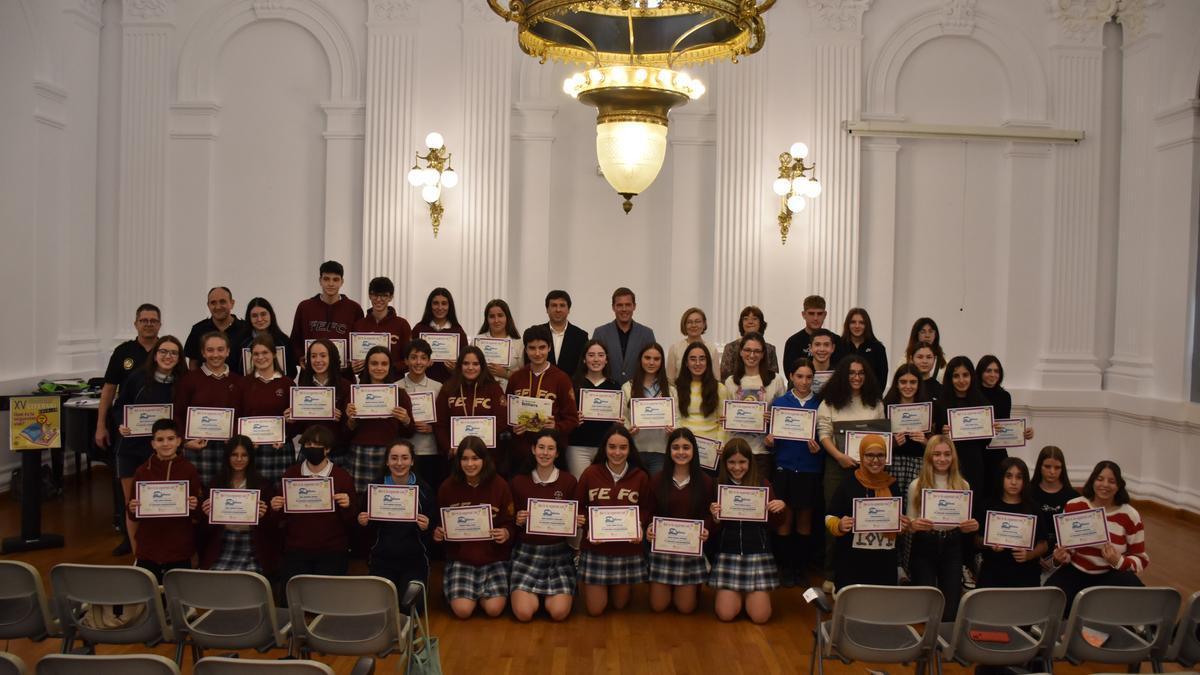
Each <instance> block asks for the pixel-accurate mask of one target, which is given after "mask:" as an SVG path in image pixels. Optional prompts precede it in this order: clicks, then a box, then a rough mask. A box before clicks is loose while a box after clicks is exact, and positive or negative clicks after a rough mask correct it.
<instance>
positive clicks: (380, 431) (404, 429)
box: [346, 346, 413, 494]
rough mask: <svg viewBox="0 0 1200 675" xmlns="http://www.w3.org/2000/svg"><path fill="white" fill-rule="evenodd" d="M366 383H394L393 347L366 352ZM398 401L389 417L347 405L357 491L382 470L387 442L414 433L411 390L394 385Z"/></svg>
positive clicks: (365, 487) (361, 490)
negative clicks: (364, 414) (367, 413)
mask: <svg viewBox="0 0 1200 675" xmlns="http://www.w3.org/2000/svg"><path fill="white" fill-rule="evenodd" d="M366 362H367V364H366V370H365V372H364V373H363V375H362V381H363V384H391V383H392V382H394V381H395V378H396V376H395V370H394V366H393V365H392V350H391V349H390V348H388V347H383V346H375V347H371V349H370V351H368V352H367V358H366ZM392 391H394V392H395V396H396V405H395V406H393V407H392V414H391V416H390V417H364V418H359V417H358V416H357V415H358V413H359V410H358V409H357V408H355V406H354V404H353V403H348V404H347V405H346V426H347V428H349V429H350V432H351V433H352V434H353V436H352V437H351V438H350V475H351V476H354V491H355V492H357V493H358V494H363V493H364V492H366V491H367V486H368V485H370V484H371V479H372V478H374V477H375V476H376V474H377V473H378V472H379V465H380V464H383V463H384V460H385V459H386V457H387V449H388V445H389V444H390V443H391V442H392V441H393V440H395V439H397V438H408V437H409V436H412V433H413V422H412V400H411V399H409V398H408V392H406V391H404V390H403V389H401V388H400V387H395V388H394V389H393V390H392Z"/></svg>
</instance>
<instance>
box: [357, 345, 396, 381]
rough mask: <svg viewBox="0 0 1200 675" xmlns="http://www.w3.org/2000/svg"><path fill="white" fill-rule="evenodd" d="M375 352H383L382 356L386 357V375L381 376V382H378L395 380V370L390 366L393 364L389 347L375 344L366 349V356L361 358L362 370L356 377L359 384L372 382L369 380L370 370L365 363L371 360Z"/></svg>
mask: <svg viewBox="0 0 1200 675" xmlns="http://www.w3.org/2000/svg"><path fill="white" fill-rule="evenodd" d="M376 354H383V355H384V356H386V357H387V360H388V371H387V375H384V376H383V382H381V383H380V384H391V383H393V382H395V381H396V371H395V369H394V368H393V367H392V366H393V364H392V350H391V348H389V347H384V346H383V345H375V346H374V347H371V349H370V350H368V351H367V358H365V359H363V371H362V374H361V375H359V378H358V379H359V384H374V383H373V382H371V371H370V370H369V369H368V368H367V365H366V364H367V363H369V362H370V361H371V357H372V356H375V355H376Z"/></svg>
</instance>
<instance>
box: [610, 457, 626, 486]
mask: <svg viewBox="0 0 1200 675" xmlns="http://www.w3.org/2000/svg"><path fill="white" fill-rule="evenodd" d="M604 468H606V469H608V472H609V473H610V474H612V478H613V482H614V483H618V482H620V481H621V479H622V478H624V477H625V474H627V473H629V462H625V468H624V469H621V473H615V472H614V471H613V470H612V467H611V466H609V464H608V462H605V463H604Z"/></svg>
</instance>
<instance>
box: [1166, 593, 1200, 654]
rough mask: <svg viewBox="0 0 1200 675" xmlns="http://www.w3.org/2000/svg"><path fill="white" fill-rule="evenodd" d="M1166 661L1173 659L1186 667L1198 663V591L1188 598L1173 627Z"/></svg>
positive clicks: (1199, 632)
mask: <svg viewBox="0 0 1200 675" xmlns="http://www.w3.org/2000/svg"><path fill="white" fill-rule="evenodd" d="M1166 660H1167V661H1174V662H1175V663H1178V664H1179V665H1181V666H1187V667H1188V668H1192V667H1194V666H1195V665H1196V664H1197V663H1200V591H1198V592H1196V593H1192V597H1191V598H1190V599H1188V602H1187V607H1186V608H1185V609H1184V610H1183V616H1182V617H1181V618H1180V619H1179V625H1177V626H1176V627H1175V639H1174V640H1172V641H1171V646H1170V647H1169V648H1168V649H1167V658H1166Z"/></svg>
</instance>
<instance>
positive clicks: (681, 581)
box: [648, 427, 717, 614]
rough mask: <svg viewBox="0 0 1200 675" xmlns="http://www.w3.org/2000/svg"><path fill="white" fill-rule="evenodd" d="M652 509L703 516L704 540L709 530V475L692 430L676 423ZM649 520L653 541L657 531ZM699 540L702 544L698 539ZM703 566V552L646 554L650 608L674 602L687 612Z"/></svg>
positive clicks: (667, 514)
mask: <svg viewBox="0 0 1200 675" xmlns="http://www.w3.org/2000/svg"><path fill="white" fill-rule="evenodd" d="M654 495H655V502H656V504H655V510H654V512H655V514H657V515H659V516H661V517H663V518H678V519H680V520H703V521H704V529H702V530H701V531H700V541H701V542H705V541H708V535H709V533H710V532H712V531H713V527H714V525H713V518H712V513H711V512H710V511H709V508H708V507H709V505H710V504H712V503H713V502H714V501H715V500H716V497H717V488H716V486H715V484H714V483H713V480H712V479H711V478H709V477H708V474H706V473H704V470H703V469H701V468H700V453H698V452H696V436H695V435H694V434H693V433H692V430H691V429H688V428H686V427H678V428H676V429H672V430H671V433H670V434H669V435H668V436H667V465H666V466H665V467H663V470H662V471H660V472H658V475H657V476H655V477H654ZM661 534H662V533H661V532H655V526H654V525H651V526H650V531H649V532H648V535H649V537H650V538H651V541H653V540H654V537H655V536H657V535H661ZM702 546H703V544H702ZM706 572H707V569H706V568H705V565H704V556H703V555H698V556H695V557H692V556H684V555H672V554H669V553H651V554H650V608H651V609H653V610H654V611H656V612H661V611H663V610H665V609H667V608H668V607H670V606H671V605H672V604H674V605H675V609H677V610H679V613H680V614H691V613H692V612H693V611H695V609H696V601H697V600H698V599H699V597H700V585H701V584H703V583H704V582H705V576H706Z"/></svg>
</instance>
